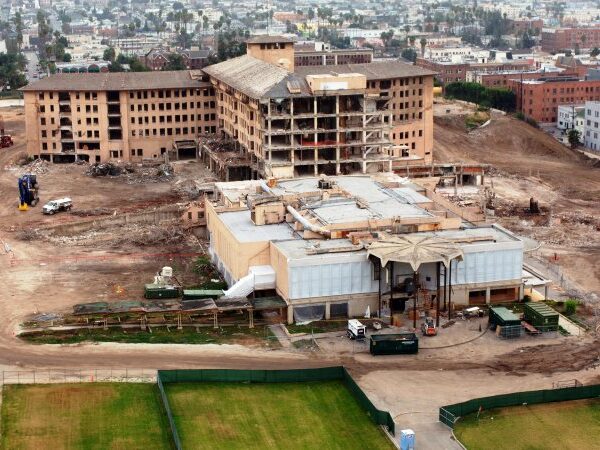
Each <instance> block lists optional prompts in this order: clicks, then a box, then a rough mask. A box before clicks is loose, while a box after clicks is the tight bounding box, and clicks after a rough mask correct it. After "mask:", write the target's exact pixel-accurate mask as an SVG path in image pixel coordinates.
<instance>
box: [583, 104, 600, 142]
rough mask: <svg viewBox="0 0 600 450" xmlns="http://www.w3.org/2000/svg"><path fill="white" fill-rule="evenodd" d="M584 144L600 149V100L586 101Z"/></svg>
mask: <svg viewBox="0 0 600 450" xmlns="http://www.w3.org/2000/svg"><path fill="white" fill-rule="evenodd" d="M583 142H584V145H585V146H586V147H587V148H589V149H590V150H594V151H600V101H595V102H585V133H584V140H583Z"/></svg>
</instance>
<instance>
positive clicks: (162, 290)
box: [144, 284, 181, 299]
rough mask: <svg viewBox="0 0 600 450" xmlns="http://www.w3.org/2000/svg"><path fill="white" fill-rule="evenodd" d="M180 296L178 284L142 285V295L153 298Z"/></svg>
mask: <svg viewBox="0 0 600 450" xmlns="http://www.w3.org/2000/svg"><path fill="white" fill-rule="evenodd" d="M180 296H181V291H180V289H179V287H178V286H171V285H161V284H147V285H145V286H144V297H145V298H148V299H153V298H178V297H180Z"/></svg>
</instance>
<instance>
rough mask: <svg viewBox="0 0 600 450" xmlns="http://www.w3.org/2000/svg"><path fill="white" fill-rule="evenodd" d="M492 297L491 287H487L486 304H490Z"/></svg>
mask: <svg viewBox="0 0 600 450" xmlns="http://www.w3.org/2000/svg"><path fill="white" fill-rule="evenodd" d="M491 298H492V295H491V289H490V288H489V287H488V288H485V304H486V305H489V304H490V300H491Z"/></svg>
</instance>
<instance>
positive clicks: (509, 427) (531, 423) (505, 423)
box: [454, 399, 600, 450]
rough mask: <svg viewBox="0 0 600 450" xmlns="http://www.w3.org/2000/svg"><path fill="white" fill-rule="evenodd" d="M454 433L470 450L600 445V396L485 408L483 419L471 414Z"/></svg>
mask: <svg viewBox="0 0 600 450" xmlns="http://www.w3.org/2000/svg"><path fill="white" fill-rule="evenodd" d="M492 418H493V419H492ZM454 433H455V435H456V437H457V438H458V440H460V441H461V442H462V443H463V444H464V445H465V447H467V448H468V449H469V450H488V449H490V450H492V449H493V450H497V449H502V448H510V449H512V450H551V449H557V450H558V449H560V450H569V449H573V450H575V449H578V450H579V449H592V448H600V400H597V399H595V400H578V401H571V402H561V403H546V404H541V405H531V406H514V407H512V408H501V409H496V410H490V411H485V412H483V413H482V414H481V415H480V419H479V420H478V419H477V414H470V415H468V416H466V417H464V418H462V419H460V420H459V421H458V422H457V424H456V426H455V429H454Z"/></svg>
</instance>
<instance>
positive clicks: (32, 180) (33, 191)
mask: <svg viewBox="0 0 600 450" xmlns="http://www.w3.org/2000/svg"><path fill="white" fill-rule="evenodd" d="M18 186H19V211H27V209H28V207H29V206H35V205H37V203H38V202H39V201H40V197H39V194H38V191H39V184H38V182H37V177H36V176H35V175H32V174H25V175H22V176H21V177H20V178H19V182H18Z"/></svg>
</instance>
